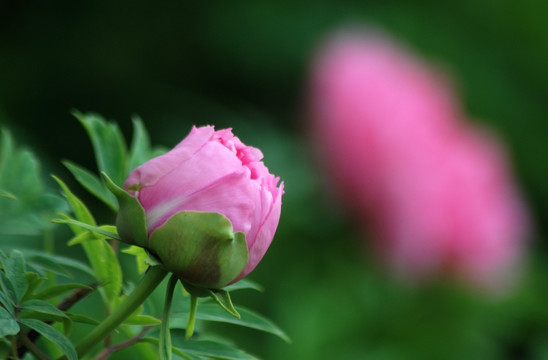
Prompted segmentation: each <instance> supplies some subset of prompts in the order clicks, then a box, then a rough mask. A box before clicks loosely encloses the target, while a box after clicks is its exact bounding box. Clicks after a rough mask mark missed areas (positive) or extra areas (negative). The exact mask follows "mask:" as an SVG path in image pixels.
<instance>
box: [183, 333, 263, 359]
mask: <svg viewBox="0 0 548 360" xmlns="http://www.w3.org/2000/svg"><path fill="white" fill-rule="evenodd" d="M173 343H174V345H175V346H176V347H178V348H181V349H184V351H185V353H187V354H190V355H196V356H200V357H205V358H207V359H209V358H212V359H221V360H257V358H256V357H254V356H252V355H250V354H248V353H246V352H245V351H243V350H240V349H237V348H235V347H234V346H231V345H227V344H224V343H221V342H217V341H211V340H192V341H185V340H184V335H183V333H182V332H179V333H178V332H177V331H174V333H173Z"/></svg>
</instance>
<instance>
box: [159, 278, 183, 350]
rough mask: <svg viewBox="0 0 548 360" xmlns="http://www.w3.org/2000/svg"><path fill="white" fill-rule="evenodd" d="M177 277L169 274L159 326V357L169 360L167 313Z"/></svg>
mask: <svg viewBox="0 0 548 360" xmlns="http://www.w3.org/2000/svg"><path fill="white" fill-rule="evenodd" d="M178 281H179V278H178V277H177V276H175V275H171V278H170V279H169V283H168V284H167V288H166V301H165V304H164V313H163V315H162V325H161V326H160V359H161V360H171V358H172V356H171V332H170V329H169V314H170V313H171V303H172V302H173V291H174V290H175V286H176V285H177V282H178Z"/></svg>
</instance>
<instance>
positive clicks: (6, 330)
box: [0, 306, 19, 338]
mask: <svg viewBox="0 0 548 360" xmlns="http://www.w3.org/2000/svg"><path fill="white" fill-rule="evenodd" d="M0 324H2V325H1V326H0V338H2V337H4V336H8V335H16V334H17V333H18V332H19V324H17V321H15V319H14V318H13V315H12V314H10V313H9V312H8V311H7V310H6V309H4V308H3V307H1V306H0Z"/></svg>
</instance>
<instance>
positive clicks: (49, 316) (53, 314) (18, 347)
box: [0, 113, 287, 360]
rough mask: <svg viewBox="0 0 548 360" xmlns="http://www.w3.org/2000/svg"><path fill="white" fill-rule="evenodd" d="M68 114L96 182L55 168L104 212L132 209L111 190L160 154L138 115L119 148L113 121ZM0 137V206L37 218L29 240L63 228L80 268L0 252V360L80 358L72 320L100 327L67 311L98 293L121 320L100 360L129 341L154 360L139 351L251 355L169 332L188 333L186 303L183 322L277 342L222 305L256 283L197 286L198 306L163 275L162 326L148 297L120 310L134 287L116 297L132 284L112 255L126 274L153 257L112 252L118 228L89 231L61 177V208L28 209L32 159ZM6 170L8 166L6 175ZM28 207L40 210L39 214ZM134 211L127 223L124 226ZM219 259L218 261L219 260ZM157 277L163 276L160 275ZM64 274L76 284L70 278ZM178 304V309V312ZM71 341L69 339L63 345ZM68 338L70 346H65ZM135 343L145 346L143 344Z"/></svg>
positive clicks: (36, 254) (271, 328) (80, 205)
mask: <svg viewBox="0 0 548 360" xmlns="http://www.w3.org/2000/svg"><path fill="white" fill-rule="evenodd" d="M75 116H76V117H77V118H78V120H79V121H80V122H81V124H82V125H83V127H84V128H85V129H86V131H87V133H88V135H89V137H90V139H91V143H92V145H93V149H94V150H95V155H96V159H97V167H98V170H99V172H101V173H102V177H101V176H98V175H96V174H94V173H93V172H91V171H89V170H87V169H85V168H83V167H81V166H79V165H77V164H74V163H72V162H70V161H64V162H63V163H64V165H65V166H66V167H67V169H68V170H69V171H70V172H71V173H72V175H73V176H74V178H75V179H76V181H77V182H78V183H79V184H80V185H82V187H83V188H84V189H86V190H87V191H88V192H89V193H90V194H91V195H93V196H94V197H96V198H97V199H99V200H100V201H101V202H103V203H104V204H105V205H106V207H107V208H108V209H110V210H114V211H117V210H118V203H120V204H122V206H125V205H124V204H125V203H127V202H130V203H131V202H133V205H135V204H134V203H135V199H134V198H133V197H132V196H130V195H129V194H128V193H127V192H126V191H125V190H123V189H121V188H120V186H121V185H122V183H123V181H124V179H125V178H126V177H127V175H128V173H129V172H130V171H131V170H132V169H134V168H135V167H136V166H138V165H140V164H142V163H143V162H145V161H146V160H148V159H150V158H151V157H153V156H157V155H159V154H161V153H162V151H163V150H161V149H154V148H151V146H150V141H149V136H148V134H147V132H146V129H145V127H144V125H143V123H142V121H141V120H140V119H138V118H135V119H134V120H133V124H134V133H133V141H132V143H131V147H130V148H129V149H128V148H127V147H126V142H125V140H124V138H123V136H122V133H121V131H120V130H119V128H118V126H117V125H116V124H114V123H109V122H106V121H105V120H104V119H102V118H101V117H99V116H98V115H94V114H89V115H84V114H80V113H75ZM2 136H3V142H2V149H1V151H2V152H1V153H0V174H2V171H4V174H8V175H9V176H4V177H2V178H0V185H2V186H0V203H1V202H6V203H9V202H16V203H17V204H18V205H13V204H12V205H13V206H14V207H11V208H10V209H11V210H13V211H14V214H15V215H17V216H18V214H21V219H26V218H27V217H28V216H29V214H33V216H38V215H39V216H40V217H41V222H40V223H38V222H37V223H36V224H37V225H38V224H39V225H40V226H36V227H35V228H32V229H33V233H36V234H41V233H42V232H43V231H45V230H47V229H49V228H51V227H52V225H51V224H52V223H57V224H65V225H68V227H69V228H70V230H71V231H72V233H73V236H72V237H71V238H70V239H69V240H68V241H67V242H66V243H67V245H68V246H71V247H81V249H82V250H83V254H84V256H85V258H86V259H87V262H88V263H89V266H88V265H86V264H84V263H82V262H81V261H79V260H76V259H71V258H67V257H65V256H61V255H58V254H55V253H51V252H50V253H48V252H44V251H42V250H25V251H24V252H21V251H18V250H14V251H12V252H11V253H10V254H9V255H6V254H5V253H4V252H2V251H1V250H0V270H1V271H0V322H1V324H2V326H0V356H4V355H5V357H8V356H10V355H9V354H12V355H11V356H13V354H14V351H16V352H17V353H18V354H19V356H21V357H23V358H27V357H30V356H31V355H30V354H31V353H32V354H34V355H35V356H37V357H42V356H43V354H45V353H47V354H48V356H52V357H57V356H60V355H62V356H64V358H66V359H68V360H72V359H76V358H77V357H78V356H79V355H81V352H82V354H83V353H87V351H89V350H91V347H93V346H94V345H95V344H96V343H95V342H93V343H90V344H85V345H82V344H83V343H85V339H87V337H84V340H83V341H81V342H79V340H78V337H79V336H78V335H76V334H79V333H80V332H81V331H82V329H81V328H80V326H82V325H80V324H84V326H87V327H89V326H90V325H92V326H95V327H96V328H95V329H98V328H101V326H102V324H103V322H102V321H101V320H100V319H97V318H96V317H95V316H90V315H88V314H81V313H78V312H72V311H70V312H69V311H68V310H69V309H70V308H71V307H72V306H73V305H79V303H80V302H87V301H88V300H87V298H86V295H87V294H89V293H92V292H94V291H95V290H97V291H98V292H99V293H100V295H101V297H100V299H101V300H102V307H103V310H104V313H105V314H106V316H107V319H109V318H111V317H113V316H115V314H122V313H123V314H126V313H127V315H124V316H125V318H124V319H123V321H121V322H120V325H119V329H120V330H121V331H120V332H119V333H118V332H112V333H107V334H104V335H105V336H107V338H108V340H107V342H106V343H105V346H104V348H103V349H102V350H101V351H102V352H101V354H102V355H100V356H106V357H108V356H109V354H112V353H114V352H116V351H118V350H120V349H123V348H125V347H127V346H129V345H130V344H133V343H135V344H141V345H136V348H137V349H139V350H140V353H139V355H138V357H139V358H143V359H156V356H157V354H158V353H157V351H156V352H154V351H149V350H147V349H148V348H147V347H146V345H145V344H151V343H154V344H156V345H157V346H159V348H160V354H161V358H162V359H171V357H172V353H173V356H175V357H177V358H178V357H182V358H185V359H255V357H253V356H251V355H249V354H247V353H246V352H244V351H242V350H238V349H237V348H236V347H235V346H234V345H232V344H228V343H226V342H224V341H217V340H215V341H214V340H211V339H207V338H204V339H202V338H201V337H202V334H201V332H199V333H198V335H195V336H193V337H192V338H191V339H188V340H186V339H185V337H184V336H181V334H182V333H181V332H180V331H179V329H181V328H184V329H185V331H186V332H187V333H192V330H191V329H190V326H192V327H194V321H191V322H190V323H188V324H185V325H184V326H182V325H181V324H180V322H181V321H182V319H186V320H188V318H189V310H188V309H189V304H190V303H191V302H193V303H194V304H195V306H194V307H193V309H194V311H196V312H195V313H193V316H194V315H195V317H196V319H198V320H201V321H217V322H218V321H224V322H227V323H232V324H234V325H239V326H243V327H249V328H253V329H259V330H262V331H266V332H270V333H273V334H275V335H278V336H281V337H283V338H287V337H286V335H285V334H284V333H283V332H282V331H281V330H279V328H277V327H276V326H275V325H273V324H272V323H271V322H270V321H269V320H267V319H265V318H263V317H261V316H260V315H258V314H253V313H251V312H249V311H248V310H244V309H239V310H236V307H235V306H234V305H233V304H232V300H231V298H230V295H229V293H228V291H229V290H230V291H240V290H244V289H251V290H257V291H261V290H262V288H261V287H260V286H259V285H258V284H256V283H254V282H252V281H250V280H242V281H240V282H238V283H236V284H233V285H230V286H228V287H227V289H226V290H218V289H215V290H211V289H202V290H200V291H201V292H203V294H202V295H204V296H209V297H210V299H209V300H203V301H200V304H201V306H197V305H198V301H197V299H196V298H195V297H194V296H192V297H193V298H194V300H192V301H189V296H188V295H185V296H183V295H182V293H181V292H174V289H175V286H176V284H177V283H178V282H179V280H178V278H177V277H175V276H173V277H172V280H171V282H170V285H169V286H168V291H167V294H166V298H165V304H164V315H163V316H162V318H163V319H164V321H162V320H161V319H160V318H158V315H157V312H155V311H151V309H154V307H155V304H153V302H154V300H153V299H152V298H151V299H148V300H147V301H146V303H145V304H140V303H139V304H137V305H138V306H136V307H135V308H131V309H130V308H127V305H126V300H127V299H128V298H130V297H131V294H133V293H134V291H135V290H137V288H135V289H134V291H132V292H131V294H130V295H129V296H126V294H125V292H124V291H123V289H124V288H125V286H123V284H124V281H126V282H127V284H129V286H128V287H129V288H131V287H132V283H133V282H132V281H131V280H124V279H125V278H126V276H127V278H129V279H131V272H130V274H129V275H127V274H125V271H122V268H123V267H122V264H121V256H120V254H130V255H133V256H134V258H135V260H136V263H137V266H136V267H135V270H134V272H137V273H142V272H143V270H144V269H145V268H146V267H147V266H163V264H161V263H160V262H159V260H158V259H157V258H156V256H155V255H154V254H151V253H148V252H147V251H145V250H144V249H143V248H142V247H139V246H130V247H127V248H124V249H122V252H119V251H118V246H112V244H110V243H109V241H116V240H120V238H121V237H122V234H120V235H119V234H118V231H119V230H120V226H118V227H116V226H114V225H111V224H103V225H98V224H97V222H96V220H95V217H94V216H93V214H92V212H91V211H90V208H89V207H88V206H87V205H86V204H85V203H84V201H82V200H81V198H80V197H79V196H77V195H76V193H75V192H73V191H72V190H71V189H70V188H69V186H68V185H67V184H66V183H65V182H64V181H63V180H61V179H60V178H58V177H56V176H54V177H53V178H54V180H55V181H56V182H57V184H58V185H59V187H60V189H61V192H62V195H63V196H64V198H65V201H66V202H64V201H63V199H62V198H61V197H59V196H57V195H55V196H53V195H52V198H54V199H56V202H54V203H52V204H53V205H55V206H51V207H47V208H40V207H37V205H36V204H37V203H40V201H41V199H42V197H43V195H44V192H45V190H44V187H43V185H42V184H41V182H40V181H39V178H40V177H39V167H38V161H37V160H36V159H35V158H34V157H33V156H32V154H30V153H29V152H24V151H23V152H20V153H18V154H19V155H14V152H16V150H15V148H14V146H13V142H12V140H11V138H10V137H9V135H8V134H7V133H3V134H2ZM14 159H15V160H14ZM7 168H9V169H10V170H9V171H7V170H6V169H7ZM16 176H23V180H22V181H20V182H17V181H15V177H16ZM27 176H28V178H27ZM111 191H112V192H111ZM113 193H114V194H115V195H113ZM18 202H20V203H18ZM14 204H15V203H14ZM66 204H68V206H67V205H66ZM137 204H138V203H137ZM23 205H24V206H23ZM50 205H51V204H50ZM17 206H19V207H17ZM37 209H41V212H40V211H38V210H37ZM0 211H3V209H1V210H0ZM54 211H55V212H56V213H57V215H56V216H54V215H53V213H54ZM141 211H142V208H141ZM0 215H4V216H2V217H1V218H0V225H1V224H2V223H1V221H4V222H9V221H13V220H14V217H11V216H7V215H6V214H0ZM134 215H135V214H133V215H132V216H130V218H128V219H127V220H128V221H130V222H133V223H134V222H135V216H134ZM141 215H143V214H141ZM191 215H192V214H191ZM17 216H16V217H17ZM215 216H216V214H213V218H211V219H209V220H208V221H205V222H204V221H202V222H199V223H200V224H202V225H204V226H206V227H207V226H208V224H209V222H211V221H217V222H218V221H221V222H223V224H224V223H225V222H226V221H225V220H226V219H217V218H215ZM54 217H56V219H54ZM141 218H142V221H143V222H142V224H141V225H142V227H143V229H145V230H144V231H142V233H143V234H142V235H143V236H145V238H144V239H141V240H142V241H140V242H138V243H137V245H143V244H145V243H148V240H147V239H146V228H145V227H144V225H145V224H144V216H141ZM50 221H51V222H50ZM22 224H23V223H22V222H20V223H18V224H15V228H14V229H15V230H17V229H18V227H19V226H21V225H22ZM178 225H179V226H180V225H181V224H178ZM183 225H184V226H183V227H184V228H185V229H186V230H185V231H186V232H187V233H188V230H189V229H190V226H189V225H188V224H187V223H185V224H183ZM225 225H226V224H225ZM228 225H230V224H228ZM229 227H230V229H229V228H227V231H228V230H230V231H229V232H230V234H232V230H231V226H229ZM15 233H17V232H15ZM234 237H235V241H234V242H235V243H237V245H238V247H239V248H241V246H244V250H245V251H244V252H245V256H244V258H242V259H243V260H242V261H243V263H242V262H241V261H240V263H239V264H238V266H237V267H238V269H235V270H234V269H233V270H231V271H232V272H237V273H239V271H241V268H242V267H243V265H244V264H245V260H246V259H247V247H246V244H245V238H243V237H241V236H240V235H239V234H238V233H237V234H235V235H234ZM223 239H224V238H223ZM242 244H243V245H242ZM225 255H226V254H225ZM223 256H224V255H223ZM223 256H220V257H219V258H220V259H221V260H222V257H223ZM156 269H158V268H156ZM162 271H164V272H165V270H162ZM133 277H134V276H133ZM145 277H146V276H145ZM229 277H230V278H233V277H234V276H233V275H230V276H229ZM74 278H76V281H74V280H73V279H74ZM81 278H86V279H89V278H91V279H92V280H91V281H93V282H92V283H90V284H87V285H86V284H83V283H81V282H80V279H81ZM160 279H161V278H160ZM224 283H226V281H224ZM185 286H186V287H187V290H188V289H193V287H192V286H191V285H190V284H186V285H185ZM189 291H192V292H193V291H198V290H189ZM181 296H182V298H181ZM208 301H209V303H208ZM212 301H213V302H212ZM172 303H173V304H177V305H178V306H177V312H176V313H175V314H173V315H171V314H170V313H171V306H172ZM185 304H186V306H183V307H181V305H185ZM86 306H87V305H86ZM128 309H130V310H131V311H128ZM238 311H243V312H242V315H243V317H242V319H240V320H239V321H230V320H227V317H231V318H233V319H235V320H237V318H239V317H240V314H239V312H238ZM116 316H118V315H116ZM170 319H173V321H174V322H175V323H176V325H177V324H178V325H177V326H172V324H171V322H170V321H168V320H170ZM160 324H161V325H162V326H161V329H160V331H159V332H158V331H157V330H154V329H156V328H158V325H160ZM198 326H200V324H198ZM111 329H112V328H111ZM109 331H111V330H109ZM172 331H173V334H174V336H173V342H171V336H170V335H171V332H172ZM148 332H151V333H152V334H154V333H156V334H158V336H159V339H160V341H159V342H158V340H157V339H155V338H150V337H147V336H145V335H146V334H147V333H148ZM92 333H93V331H92ZM120 334H123V336H121V335H120ZM74 336H76V339H73V338H74ZM37 338H41V339H44V341H41V342H39V343H36V339H37ZM113 341H119V343H118V344H117V345H110V344H112V342H113ZM73 342H74V343H77V344H78V345H77V346H74V345H73ZM143 346H145V347H144V348H143ZM10 348H11V349H10Z"/></svg>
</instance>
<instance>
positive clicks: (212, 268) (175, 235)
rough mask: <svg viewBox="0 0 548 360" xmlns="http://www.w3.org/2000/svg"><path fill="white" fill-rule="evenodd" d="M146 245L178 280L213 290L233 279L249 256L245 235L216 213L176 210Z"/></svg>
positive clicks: (153, 233) (154, 232)
mask: <svg viewBox="0 0 548 360" xmlns="http://www.w3.org/2000/svg"><path fill="white" fill-rule="evenodd" d="M147 248H149V249H150V250H151V251H152V252H154V253H155V254H156V255H157V256H158V258H159V259H160V260H161V261H162V263H163V265H164V267H165V268H166V269H168V270H169V271H172V272H173V273H175V274H176V275H177V276H178V277H179V278H180V279H182V280H184V281H186V282H188V283H191V284H192V285H194V286H196V287H203V288H212V289H219V288H222V287H224V286H226V285H227V284H228V283H229V282H230V281H231V280H233V279H235V278H236V277H237V276H238V275H239V274H240V273H241V271H242V270H243V268H244V266H245V264H246V263H247V258H248V250H247V243H246V241H245V235H244V234H243V233H241V232H237V233H234V232H233V229H232V223H231V222H230V220H229V219H228V218H226V217H225V216H223V215H221V214H219V213H206V212H196V211H181V212H178V213H177V214H175V215H173V216H172V217H171V218H169V219H168V220H167V221H166V222H165V223H164V224H163V225H162V226H160V227H159V228H157V229H156V230H154V231H153V232H152V234H151V235H150V239H149V242H148V246H147ZM187 290H188V288H187ZM198 296H200V295H199V294H198Z"/></svg>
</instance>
